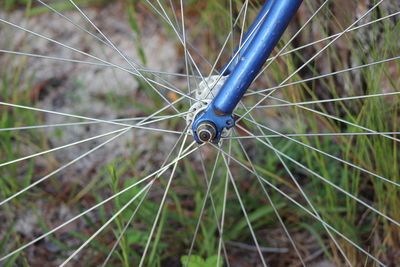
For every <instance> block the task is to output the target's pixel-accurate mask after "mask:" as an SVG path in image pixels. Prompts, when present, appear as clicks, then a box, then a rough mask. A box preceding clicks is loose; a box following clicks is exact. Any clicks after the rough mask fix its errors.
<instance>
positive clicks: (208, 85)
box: [186, 75, 233, 143]
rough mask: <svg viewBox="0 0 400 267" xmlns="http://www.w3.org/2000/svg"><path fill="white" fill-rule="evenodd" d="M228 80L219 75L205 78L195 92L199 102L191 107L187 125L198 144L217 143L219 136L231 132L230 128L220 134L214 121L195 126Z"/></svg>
mask: <svg viewBox="0 0 400 267" xmlns="http://www.w3.org/2000/svg"><path fill="white" fill-rule="evenodd" d="M227 78H228V76H222V77H220V76H219V75H213V76H210V77H207V78H204V80H203V81H201V82H200V84H199V86H198V89H197V90H196V91H195V98H196V100H198V101H197V102H195V103H193V104H192V106H191V107H190V109H189V113H188V115H187V116H186V123H187V125H188V126H189V128H190V131H191V133H192V134H193V136H194V137H195V139H196V141H197V142H198V143H208V142H215V139H216V137H217V136H218V137H221V136H222V137H225V136H227V135H229V132H230V130H229V129H228V128H225V129H224V130H223V131H222V132H221V133H218V131H217V128H216V126H215V124H214V123H213V122H212V121H203V122H201V123H199V124H198V125H196V127H194V126H193V122H194V121H195V120H196V118H198V117H199V116H200V115H202V114H203V113H204V112H205V110H206V109H207V108H208V107H209V106H210V103H211V102H212V99H213V98H214V97H215V96H216V95H217V94H218V92H219V91H220V89H221V87H222V85H223V84H224V82H225V81H226V79H227ZM231 123H232V124H233V121H229V124H231ZM218 139H219V138H218ZM216 142H218V140H217V141H216Z"/></svg>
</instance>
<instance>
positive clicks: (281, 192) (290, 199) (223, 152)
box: [213, 145, 386, 266]
mask: <svg viewBox="0 0 400 267" xmlns="http://www.w3.org/2000/svg"><path fill="white" fill-rule="evenodd" d="M213 146H214V147H215V148H217V149H218V147H217V146H215V145H213ZM220 151H221V153H222V154H224V155H225V156H227V157H229V158H231V159H232V160H233V161H234V162H236V163H237V164H238V165H239V166H241V167H243V168H244V169H246V170H247V171H249V172H250V173H252V174H254V173H253V171H252V170H251V169H250V168H249V167H247V166H246V165H245V164H243V163H242V162H241V161H240V160H238V159H236V158H235V157H233V156H231V155H229V154H228V153H226V152H225V151H222V150H220ZM260 179H261V180H262V181H263V182H264V183H265V184H267V185H268V186H269V187H271V188H272V189H274V190H275V191H277V192H278V193H280V194H281V195H282V196H284V197H285V198H286V199H288V200H289V201H291V202H292V203H293V204H295V205H296V206H298V207H299V208H301V209H302V210H304V211H305V212H306V213H307V214H309V215H310V216H311V217H313V218H314V219H316V220H317V221H319V222H321V223H322V224H323V225H325V226H326V227H328V228H329V229H330V230H331V231H332V232H335V233H336V234H337V235H339V236H340V237H342V238H343V239H345V240H346V241H347V242H349V243H350V244H352V245H353V246H354V247H355V248H357V249H358V250H359V251H360V252H362V253H364V254H365V255H366V256H368V257H369V258H370V259H372V260H374V261H375V262H376V263H378V264H379V265H381V266H386V265H385V264H384V263H382V262H381V261H380V260H378V259H377V258H376V257H374V256H373V255H372V254H370V253H369V252H368V251H366V250H365V249H363V248H362V247H360V246H359V245H357V244H356V243H355V242H354V241H352V240H351V239H350V238H348V237H347V236H345V235H344V234H342V233H341V232H339V231H338V230H336V229H335V228H334V227H333V226H331V225H330V224H328V223H327V222H325V221H324V220H322V219H320V218H318V217H317V216H316V215H315V214H314V213H313V212H311V211H310V210H308V209H307V208H305V207H304V206H303V205H301V204H300V203H299V202H297V201H296V200H294V199H293V198H292V197H290V196H289V195H288V194H286V193H285V192H283V191H282V190H280V189H279V188H278V187H276V186H275V185H273V184H272V183H270V182H269V181H268V180H267V179H265V178H263V177H262V176H260Z"/></svg>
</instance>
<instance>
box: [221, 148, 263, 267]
mask: <svg viewBox="0 0 400 267" xmlns="http://www.w3.org/2000/svg"><path fill="white" fill-rule="evenodd" d="M221 151H222V150H221ZM222 159H223V160H224V163H225V165H226V169H227V172H228V175H229V179H230V181H231V184H232V186H233V189H234V191H235V193H236V197H237V199H238V201H239V204H240V207H241V209H242V212H243V215H244V217H245V219H246V223H247V226H248V228H249V230H250V233H251V236H252V238H253V241H254V244H255V246H256V247H257V252H258V254H259V256H260V259H261V262H262V264H263V266H267V264H266V262H265V260H264V256H263V254H262V252H261V249H260V245H259V244H258V241H257V237H256V234H255V233H254V229H253V227H252V225H251V222H250V219H249V216H248V214H247V211H246V208H245V207H244V205H243V201H242V198H241V197H240V193H239V191H238V189H237V187H236V183H235V180H234V179H233V176H232V173H231V170H230V168H229V165H228V162H227V160H226V158H225V156H224V155H222Z"/></svg>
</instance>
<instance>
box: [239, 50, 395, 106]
mask: <svg viewBox="0 0 400 267" xmlns="http://www.w3.org/2000/svg"><path fill="white" fill-rule="evenodd" d="M399 59H400V56H397V57H392V58H388V59H384V60H379V61H376V62H372V63H368V64H364V65H360V66H355V67H351V68H347V69H343V70H339V71H334V72H330V73H327V74H322V75H319V76H316V77H311V78H308V79H304V80H300V81H296V82H292V83H285V84H282V85H279V86H275V87H271V88H267V89H262V90H257V91H251V92H249V93H246V94H245V96H250V95H255V94H258V95H262V96H266V95H265V94H263V93H264V92H271V91H275V90H276V89H280V88H285V87H289V86H292V85H297V84H302V83H306V82H310V81H315V80H319V79H322V78H326V77H330V76H333V75H337V74H341V73H345V72H349V71H354V70H359V69H362V68H366V67H370V66H374V65H377V64H382V63H387V62H391V61H394V60H399ZM268 97H269V96H268ZM254 107H258V105H254Z"/></svg>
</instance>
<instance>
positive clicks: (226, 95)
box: [192, 0, 302, 143]
mask: <svg viewBox="0 0 400 267" xmlns="http://www.w3.org/2000/svg"><path fill="white" fill-rule="evenodd" d="M301 3H302V0H268V1H266V3H265V4H264V5H263V7H262V9H261V11H260V13H259V14H258V16H257V18H256V19H255V21H254V22H253V24H252V25H251V27H250V28H249V30H248V32H247V33H246V34H245V36H244V37H243V43H242V44H241V45H240V46H239V47H238V48H237V49H236V51H235V52H234V55H233V56H232V58H231V59H230V60H229V61H228V63H227V64H226V65H225V66H224V67H223V68H222V70H221V71H220V73H222V74H221V75H223V76H227V75H229V76H228V77H227V79H226V80H225V82H224V84H223V85H222V87H221V89H220V90H219V92H218V93H217V94H216V96H215V97H214V98H213V99H212V101H211V103H210V104H209V105H208V106H207V108H206V109H205V110H204V111H203V112H202V113H200V114H198V115H197V117H196V118H195V119H194V121H193V124H192V131H193V136H194V138H195V140H196V141H197V142H198V143H204V142H213V143H218V142H219V140H220V138H221V134H222V132H223V131H224V129H229V128H232V127H233V126H234V125H235V120H234V118H233V116H232V113H233V111H234V109H235V108H236V106H237V104H238V103H239V101H240V100H241V98H242V97H243V95H244V93H245V92H246V90H247V88H248V87H249V86H250V84H251V83H252V82H253V80H254V79H255V77H256V76H257V74H258V73H259V71H260V69H261V67H262V66H263V64H264V63H265V62H266V60H267V59H268V57H269V56H270V54H271V52H272V50H273V49H274V47H275V46H276V44H277V43H278V41H279V39H280V38H281V36H282V34H283V33H284V31H285V30H286V28H287V26H288V24H289V22H290V20H291V19H292V18H293V16H294V15H295V14H296V12H297V10H298V8H299V7H300V4H301ZM219 78H221V77H219ZM211 89H212V88H210V89H209V90H210V92H211Z"/></svg>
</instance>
